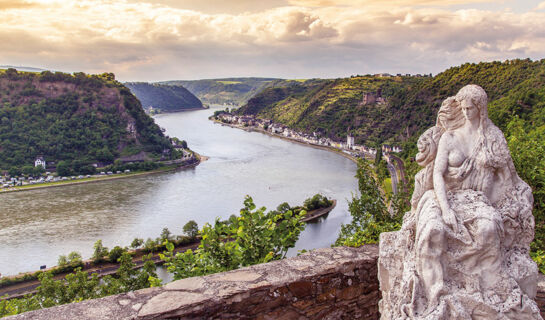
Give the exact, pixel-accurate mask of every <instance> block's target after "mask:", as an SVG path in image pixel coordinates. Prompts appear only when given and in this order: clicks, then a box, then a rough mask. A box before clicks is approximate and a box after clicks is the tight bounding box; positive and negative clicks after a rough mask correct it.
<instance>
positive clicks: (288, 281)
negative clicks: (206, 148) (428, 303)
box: [9, 245, 380, 320]
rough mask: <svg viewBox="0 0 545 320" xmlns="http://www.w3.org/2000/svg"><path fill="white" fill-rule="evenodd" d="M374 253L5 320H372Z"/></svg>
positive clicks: (337, 254)
mask: <svg viewBox="0 0 545 320" xmlns="http://www.w3.org/2000/svg"><path fill="white" fill-rule="evenodd" d="M377 258H378V248H377V246H375V245H367V246H364V247H361V248H346V247H339V248H326V249H318V250H314V251H311V252H309V253H305V254H303V255H301V256H298V257H293V258H289V259H284V260H280V261H274V262H270V263H266V264H261V265H255V266H251V267H246V268H241V269H238V270H234V271H230V272H223V273H217V274H213V275H208V276H203V277H194V278H187V279H183V280H178V281H174V282H172V283H169V284H167V285H165V286H163V287H160V288H149V289H143V290H138V291H134V292H129V293H125V294H120V295H115V296H109V297H105V298H101V299H95V300H88V301H83V302H80V303H74V304H68V305H63V306H58V307H53V308H49V309H42V310H37V311H32V312H28V313H24V314H21V315H17V316H13V317H11V318H9V319H45V320H48V319H93V320H95V319H165V318H174V319H344V318H346V319H378V318H379V313H378V301H379V299H380V293H379V292H380V291H379V285H378V279H377Z"/></svg>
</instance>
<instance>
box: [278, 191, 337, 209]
mask: <svg viewBox="0 0 545 320" xmlns="http://www.w3.org/2000/svg"><path fill="white" fill-rule="evenodd" d="M286 204H287V203H286ZM332 204H333V202H332V201H331V200H328V199H327V198H326V197H325V196H323V195H321V194H319V193H317V194H315V195H314V196H313V197H312V198H308V199H306V200H305V202H304V203H303V206H304V209H305V210H307V211H310V210H316V209H320V208H327V207H329V206H330V205H332ZM279 207H280V206H279ZM288 208H289V206H288ZM277 210H278V208H277ZM279 211H280V210H279ZM280 212H282V211H280Z"/></svg>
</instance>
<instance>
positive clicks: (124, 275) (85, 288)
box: [0, 252, 160, 317]
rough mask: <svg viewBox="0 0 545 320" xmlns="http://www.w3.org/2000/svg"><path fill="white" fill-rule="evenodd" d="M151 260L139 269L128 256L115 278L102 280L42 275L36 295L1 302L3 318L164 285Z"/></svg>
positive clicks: (77, 273)
mask: <svg viewBox="0 0 545 320" xmlns="http://www.w3.org/2000/svg"><path fill="white" fill-rule="evenodd" d="M150 259H151V257H150V256H144V257H143V261H145V262H144V266H143V268H142V269H135V264H134V262H133V261H132V258H131V256H130V254H129V253H127V252H124V253H123V254H122V255H121V257H120V258H119V262H120V266H119V268H118V270H117V272H116V274H115V276H105V277H104V278H102V280H100V279H99V277H98V275H97V274H96V273H93V274H92V275H89V274H88V273H87V272H84V271H81V269H79V268H78V269H77V270H76V271H75V272H74V273H70V274H68V275H66V277H65V279H61V280H54V279H53V274H52V273H51V272H46V273H41V274H40V275H39V280H40V286H39V287H38V288H37V289H36V290H37V292H36V294H35V295H32V296H26V297H24V298H20V299H11V300H4V301H0V317H3V316H7V315H14V314H18V313H22V312H26V311H31V310H36V309H40V308H49V307H53V306H56V305H61V304H66V303H73V302H79V301H82V300H87V299H95V298H100V297H104V296H108V295H112V294H119V293H123V292H127V291H133V290H138V289H143V288H148V287H150V286H152V285H153V286H157V285H160V280H158V279H157V274H156V272H155V268H156V267H155V264H154V263H153V262H152V261H151V260H150Z"/></svg>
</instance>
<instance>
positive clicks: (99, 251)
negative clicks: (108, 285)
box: [92, 240, 108, 263]
mask: <svg viewBox="0 0 545 320" xmlns="http://www.w3.org/2000/svg"><path fill="white" fill-rule="evenodd" d="M93 248H94V249H95V251H94V252H93V257H92V259H93V261H94V262H95V263H99V262H102V261H104V257H105V256H107V255H108V248H106V247H104V246H103V245H102V240H97V241H96V242H95V244H94V246H93Z"/></svg>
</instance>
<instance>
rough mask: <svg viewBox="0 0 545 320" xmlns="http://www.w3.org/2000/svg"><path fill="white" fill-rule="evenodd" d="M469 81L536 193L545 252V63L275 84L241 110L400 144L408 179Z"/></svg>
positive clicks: (539, 240) (337, 134) (308, 128)
mask: <svg viewBox="0 0 545 320" xmlns="http://www.w3.org/2000/svg"><path fill="white" fill-rule="evenodd" d="M470 83H473V84H477V85H480V86H481V87H483V88H484V89H485V90H486V92H487V94H488V101H489V105H488V108H489V117H490V119H491V120H492V121H493V122H494V123H495V124H496V125H497V126H498V127H499V128H500V129H501V130H502V131H503V132H504V135H505V137H506V139H507V143H508V144H509V148H510V150H511V154H512V157H513V161H514V163H515V166H516V168H517V171H518V173H519V175H520V176H521V178H522V179H524V180H525V181H526V182H528V184H530V186H531V187H532V189H533V192H534V198H535V201H534V208H535V209H534V215H535V216H536V241H535V242H534V246H533V248H534V250H537V249H539V250H545V157H544V156H543V155H544V154H545V108H544V107H545V60H539V61H532V60H530V59H524V60H521V59H517V60H508V61H504V62H487V63H478V64H475V63H466V64H463V65H461V66H458V67H453V68H450V69H448V70H445V71H444V72H442V73H439V74H437V75H436V76H434V77H397V76H396V77H377V76H370V75H368V76H353V77H350V78H344V79H329V80H308V81H292V82H288V81H284V82H278V83H277V84H276V85H275V86H274V87H269V88H265V89H264V90H263V91H261V92H260V93H259V94H257V95H255V96H254V97H253V98H252V99H250V100H249V101H248V103H247V104H246V105H244V106H243V107H241V108H240V109H239V110H238V111H237V112H238V113H239V114H251V115H256V116H258V117H261V118H267V119H272V120H273V121H275V122H278V123H283V124H285V125H287V126H289V127H291V128H294V129H297V130H301V131H305V132H309V133H310V132H313V131H316V132H319V133H321V134H322V135H324V136H328V137H332V138H336V139H338V140H344V139H345V137H346V133H347V132H348V131H350V132H351V133H352V134H353V135H354V136H355V138H356V143H363V144H366V145H370V146H378V145H380V144H382V143H396V144H401V145H402V146H403V149H404V151H403V153H402V154H401V156H402V157H403V158H404V160H405V166H406V167H407V169H408V174H409V178H410V179H409V180H410V181H411V180H412V176H413V175H414V174H415V173H416V171H417V170H418V166H417V165H416V164H415V163H414V162H412V161H411V158H413V157H414V155H415V154H416V139H417V138H418V136H419V135H420V134H421V133H422V132H423V131H424V130H425V129H427V128H429V127H431V126H433V125H434V123H435V118H436V115H437V111H438V109H439V107H440V105H441V102H442V101H443V100H444V99H445V98H447V97H448V96H452V95H454V94H456V92H457V91H458V90H459V89H460V88H462V87H463V86H464V85H466V84H470ZM379 89H380V91H381V96H382V98H383V99H384V101H371V103H369V101H367V103H364V101H363V100H364V94H366V93H372V94H374V95H375V97H376V96H377V92H378V91H379ZM409 189H410V188H409ZM409 191H410V190H409ZM409 194H410V193H409Z"/></svg>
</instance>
